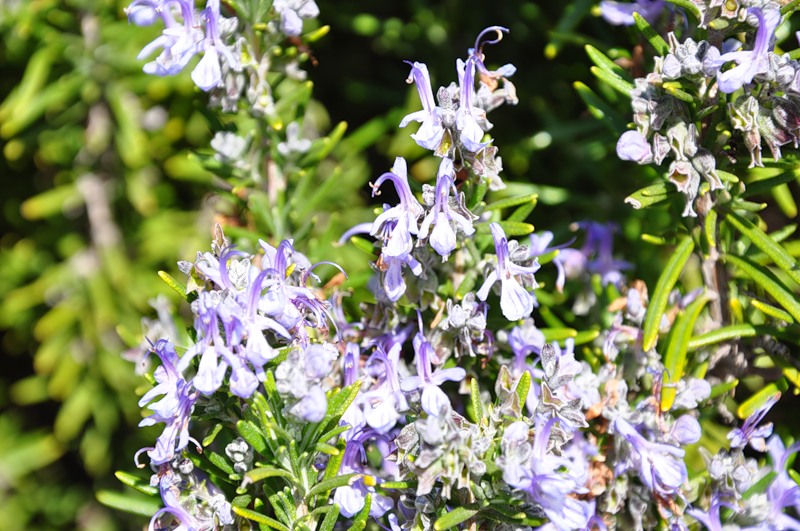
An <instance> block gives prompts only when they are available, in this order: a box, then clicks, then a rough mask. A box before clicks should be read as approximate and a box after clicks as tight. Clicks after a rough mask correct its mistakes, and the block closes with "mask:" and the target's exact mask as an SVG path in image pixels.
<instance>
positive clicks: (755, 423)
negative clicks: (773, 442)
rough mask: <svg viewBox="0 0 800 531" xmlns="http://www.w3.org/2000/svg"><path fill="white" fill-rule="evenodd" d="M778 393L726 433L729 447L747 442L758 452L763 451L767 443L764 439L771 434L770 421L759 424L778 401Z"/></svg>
mask: <svg viewBox="0 0 800 531" xmlns="http://www.w3.org/2000/svg"><path fill="white" fill-rule="evenodd" d="M780 397H781V395H780V393H777V394H776V395H775V396H773V397H772V398H770V399H769V400H767V401H766V402H765V403H764V405H762V406H761V407H760V408H758V409H757V410H756V411H754V412H753V414H752V415H750V416H749V417H747V418H746V419H745V421H744V424H743V425H742V427H741V428H734V429H732V430H731V431H730V433H728V440H730V441H731V448H744V447H745V446H747V445H748V444H749V445H750V446H751V447H752V448H753V449H754V450H758V451H759V452H765V451H766V449H767V445H766V442H765V439H766V438H767V437H769V436H770V435H772V423H771V422H768V423H766V424H763V425H761V426H759V424H761V421H762V420H764V417H766V416H767V413H769V410H770V409H772V406H774V405H775V404H777V403H778V400H779V399H780Z"/></svg>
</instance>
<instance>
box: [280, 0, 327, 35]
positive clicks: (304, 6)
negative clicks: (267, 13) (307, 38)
mask: <svg viewBox="0 0 800 531" xmlns="http://www.w3.org/2000/svg"><path fill="white" fill-rule="evenodd" d="M272 5H273V7H275V11H277V12H278V13H280V15H281V31H282V32H283V34H284V35H287V36H289V37H297V36H298V35H300V33H302V32H303V19H304V18H316V17H317V16H319V7H318V6H317V4H316V2H314V0H275V2H274V3H273V4H272Z"/></svg>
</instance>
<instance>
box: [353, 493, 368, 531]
mask: <svg viewBox="0 0 800 531" xmlns="http://www.w3.org/2000/svg"><path fill="white" fill-rule="evenodd" d="M371 508H372V493H371V492H368V493H367V495H366V496H365V497H364V507H362V508H361V510H360V511H358V514H356V516H355V518H353V522H352V523H351V524H350V530H351V531H363V529H364V528H365V527H367V520H368V519H369V511H370V509H371Z"/></svg>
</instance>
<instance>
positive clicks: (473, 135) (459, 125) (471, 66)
mask: <svg viewBox="0 0 800 531" xmlns="http://www.w3.org/2000/svg"><path fill="white" fill-rule="evenodd" d="M476 62H477V60H476V59H475V56H470V57H469V59H467V62H466V63H464V64H463V69H462V64H461V62H459V63H458V68H457V70H458V81H459V88H460V96H459V103H458V110H457V111H456V129H458V131H459V133H460V135H459V140H460V141H461V144H463V146H464V147H465V148H466V149H467V151H469V152H471V153H477V152H478V151H480V150H482V149H483V148H485V147H486V146H487V145H488V142H481V139H482V138H483V129H481V126H480V125H478V122H479V121H485V120H486V112H485V111H484V110H483V109H479V108H478V107H475V106H474V105H473V103H472V100H473V96H474V93H475V63H476Z"/></svg>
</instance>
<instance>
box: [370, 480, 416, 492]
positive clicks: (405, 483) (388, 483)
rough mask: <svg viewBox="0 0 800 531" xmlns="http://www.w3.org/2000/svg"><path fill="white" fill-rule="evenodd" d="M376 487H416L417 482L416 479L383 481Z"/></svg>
mask: <svg viewBox="0 0 800 531" xmlns="http://www.w3.org/2000/svg"><path fill="white" fill-rule="evenodd" d="M378 487H380V488H382V489H392V490H401V489H416V488H417V482H416V481H384V482H383V483H381V484H380V485H378Z"/></svg>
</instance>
